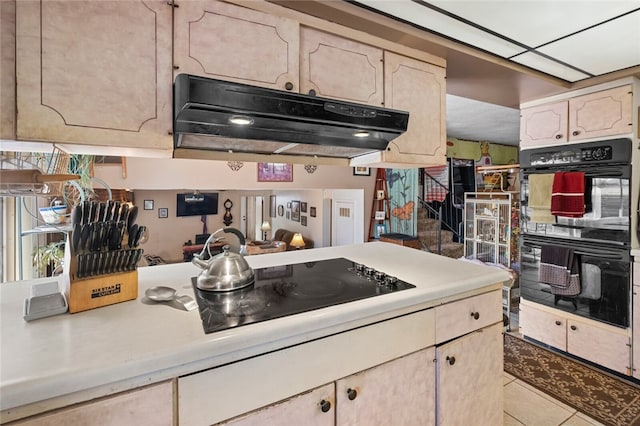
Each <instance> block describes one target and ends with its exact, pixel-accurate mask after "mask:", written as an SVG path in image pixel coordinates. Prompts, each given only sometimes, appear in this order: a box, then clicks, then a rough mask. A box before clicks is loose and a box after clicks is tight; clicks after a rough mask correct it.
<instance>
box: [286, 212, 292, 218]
mask: <svg viewBox="0 0 640 426" xmlns="http://www.w3.org/2000/svg"><path fill="white" fill-rule="evenodd" d="M285 217H286V218H287V219H291V213H290V212H289V210H287V215H286V216H285Z"/></svg>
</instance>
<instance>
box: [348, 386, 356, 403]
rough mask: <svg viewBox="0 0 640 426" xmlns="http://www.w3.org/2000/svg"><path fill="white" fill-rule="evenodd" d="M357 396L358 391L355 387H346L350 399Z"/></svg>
mask: <svg viewBox="0 0 640 426" xmlns="http://www.w3.org/2000/svg"><path fill="white" fill-rule="evenodd" d="M357 396H358V392H357V391H356V390H355V389H351V388H349V389H347V398H349V400H350V401H353V400H354V399H356V397H357Z"/></svg>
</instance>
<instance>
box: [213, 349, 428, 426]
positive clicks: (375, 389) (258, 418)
mask: <svg viewBox="0 0 640 426" xmlns="http://www.w3.org/2000/svg"><path fill="white" fill-rule="evenodd" d="M434 352H435V350H434V348H428V349H423V350H421V351H418V352H415V353H413V354H410V355H407V356H404V357H402V358H399V359H396V360H393V361H390V362H387V363H385V364H382V365H379V366H377V367H374V368H370V369H368V370H365V371H362V372H360V373H356V374H353V375H351V376H348V377H345V378H343V379H340V380H337V381H336V382H333V383H330V384H327V385H324V386H321V387H318V388H316V389H313V390H311V391H308V392H305V393H302V394H299V395H296V396H293V397H291V398H288V399H286V400H284V401H281V402H278V403H276V404H273V405H270V406H268V407H265V408H261V409H259V410H256V411H254V412H251V413H248V414H245V415H242V416H240V417H237V418H235V419H232V420H229V421H226V422H223V423H220V424H222V425H230V426H231V425H233V426H252V425H256V426H257V425H270V426H290V425H305V426H324V425H327V426H328V425H339V426H348V425H351V426H357V425H369V426H375V425H380V426H387V425H398V426H401V425H407V426H410V425H432V424H435V402H434V401H435V374H434V362H433V360H434Z"/></svg>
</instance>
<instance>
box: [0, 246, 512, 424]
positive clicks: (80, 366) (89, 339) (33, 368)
mask: <svg viewBox="0 0 640 426" xmlns="http://www.w3.org/2000/svg"><path fill="white" fill-rule="evenodd" d="M335 257H345V258H348V259H350V260H353V261H356V262H359V263H364V264H366V265H368V266H373V267H374V268H376V269H378V270H382V271H384V272H386V273H387V274H390V275H395V276H397V277H398V278H399V279H401V280H404V281H407V282H410V283H412V284H414V285H416V288H415V289H410V290H405V291H400V292H397V293H391V294H386V295H383V296H378V297H373V298H368V299H364V300H359V301H355V302H350V303H345V304H340V305H336V306H332V307H328V308H323V309H318V310H315V311H310V312H306V313H302V314H297V315H291V316H288V317H284V318H279V319H273V320H269V321H264V322H261V323H256V324H251V325H245V326H241V327H236V328H233V329H228V330H223V331H220V332H216V333H211V334H205V333H204V331H203V328H202V323H201V321H200V316H199V314H198V311H197V310H193V311H184V310H179V309H177V308H175V307H172V306H168V305H166V304H154V303H153V302H150V301H148V300H147V299H146V298H145V297H144V293H145V290H146V289H147V288H149V287H153V286H156V285H165V286H171V287H174V288H176V289H177V290H178V294H179V295H181V294H189V295H191V296H193V289H192V287H191V282H190V278H191V277H193V276H195V275H197V274H198V273H199V272H200V269H199V268H197V267H196V266H194V265H192V264H191V263H181V264H172V265H159V266H152V267H143V268H139V269H138V271H139V296H138V299H137V300H132V301H128V302H123V303H118V304H115V305H110V306H106V307H102V308H98V309H93V310H90V311H85V312H80V313H76V314H68V313H67V314H62V315H57V316H53V317H49V318H43V319H39V320H35V321H31V322H26V321H24V320H23V318H22V315H23V312H22V310H23V305H24V299H25V298H27V297H28V296H29V290H30V286H31V284H33V283H36V282H43V281H47V280H46V279H41V280H34V281H21V282H15V283H5V284H2V285H0V327H1V328H0V330H1V335H0V348H1V356H0V409H1V410H2V411H1V415H2V416H1V419H2V420H7V419H10V418H15V417H14V416H16V415H17V414H16V410H13V409H14V408H16V407H20V406H27V405H29V404H30V405H31V408H29V410H31V411H33V410H36V411H34V412H37V411H43V410H44V409H51V408H56V407H60V406H64V405H68V404H70V403H74V402H78V401H82V400H88V399H91V398H95V397H98V396H104V395H108V394H112V393H116V392H120V391H124V390H127V389H131V388H134V387H138V386H142V385H145V384H150V383H154V382H158V381H161V380H165V379H170V378H173V377H177V376H179V375H183V374H187V373H191V372H195V371H199V370H203V369H206V368H211V367H214V366H218V365H222V364H225V363H228V362H231V361H235V360H239V359H243V358H247V357H250V356H254V355H257V354H261V353H265V352H267V351H271V350H274V349H279V348H284V347H287V346H291V345H293V344H297V343H301V342H305V341H309V340H310V339H315V338H318V337H323V336H327V335H330V334H334V333H337V332H340V331H344V330H347V329H351V328H354V327H358V326H361V325H365V324H369V323H372V322H375V321H379V320H382V319H386V318H391V317H394V316H397V315H402V314H405V313H408V312H413V311H417V310H419V309H424V308H427V307H430V306H435V305H438V304H441V303H445V302H448V301H451V300H456V299H459V298H462V297H466V296H470V295H474V294H479V293H482V292H485V291H487V290H489V289H493V288H499V286H500V283H502V282H503V281H506V280H508V279H509V274H508V273H507V272H505V271H504V270H501V269H499V268H492V267H487V266H481V265H476V264H473V263H471V262H464V261H460V260H455V259H449V258H446V257H442V256H438V255H434V254H431V253H427V252H423V251H420V250H415V249H411V248H407V247H402V246H399V245H395V244H389V243H380V242H374V243H366V244H357V245H350V246H340V247H328V248H320V249H312V250H300V251H295V252H282V253H273V254H265V255H257V256H248V257H247V261H248V262H249V264H250V265H251V267H253V268H261V267H267V266H277V265H283V264H291V263H301V262H306V261H314V260H322V259H329V258H335ZM49 280H51V279H49ZM39 401H43V402H40V403H38V402H39ZM34 403H35V404H34ZM22 409H24V407H23V408H22ZM19 417H22V416H21V415H20V416H19Z"/></svg>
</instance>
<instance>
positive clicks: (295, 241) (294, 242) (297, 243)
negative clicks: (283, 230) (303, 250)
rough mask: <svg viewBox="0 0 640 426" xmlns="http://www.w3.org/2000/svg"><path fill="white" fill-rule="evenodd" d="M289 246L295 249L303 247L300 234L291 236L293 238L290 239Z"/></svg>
mask: <svg viewBox="0 0 640 426" xmlns="http://www.w3.org/2000/svg"><path fill="white" fill-rule="evenodd" d="M289 245H290V246H292V247H295V248H300V247H304V240H303V239H302V234H301V233H299V232H296V233H295V234H293V238H291V243H289Z"/></svg>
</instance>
